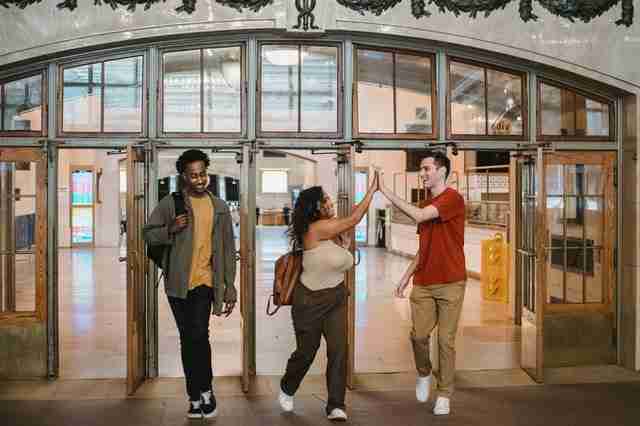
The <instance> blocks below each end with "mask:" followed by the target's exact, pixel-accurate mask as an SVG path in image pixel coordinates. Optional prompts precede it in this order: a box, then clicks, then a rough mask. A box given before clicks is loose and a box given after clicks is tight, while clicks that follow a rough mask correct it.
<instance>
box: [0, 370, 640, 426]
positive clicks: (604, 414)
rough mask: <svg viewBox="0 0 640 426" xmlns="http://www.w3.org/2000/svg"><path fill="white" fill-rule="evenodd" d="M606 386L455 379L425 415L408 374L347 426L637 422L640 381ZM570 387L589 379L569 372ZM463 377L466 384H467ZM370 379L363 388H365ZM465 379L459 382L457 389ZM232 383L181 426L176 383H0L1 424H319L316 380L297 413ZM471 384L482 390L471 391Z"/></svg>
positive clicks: (364, 402)
mask: <svg viewBox="0 0 640 426" xmlns="http://www.w3.org/2000/svg"><path fill="white" fill-rule="evenodd" d="M599 370H600V372H601V373H603V372H605V370H606V372H605V373H606V374H605V376H607V377H608V378H614V376H616V375H618V376H619V375H623V376H624V377H625V378H626V380H622V381H621V380H614V381H606V380H600V381H596V382H593V383H588V382H584V381H582V382H581V381H580V380H578V383H571V384H560V383H563V382H562V381H556V382H555V383H554V384H547V385H536V384H533V383H531V382H527V381H526V379H524V378H522V377H521V375H523V374H524V373H522V371H521V370H520V371H505V370H502V371H500V372H495V374H494V373H493V372H486V371H485V372H469V373H463V374H460V375H459V376H458V377H457V382H458V388H457V391H456V393H455V395H454V397H453V399H452V405H451V414H450V415H449V416H445V417H435V416H433V414H431V409H432V407H433V400H430V401H428V402H427V403H424V404H419V403H417V402H416V401H415V396H414V391H413V385H414V380H415V376H413V375H412V374H390V375H370V376H369V377H368V378H363V381H364V382H365V383H364V384H362V385H361V386H359V388H358V389H357V390H354V391H349V392H347V399H346V402H347V412H348V414H349V416H350V418H349V422H348V424H353V425H403V426H404V425H425V424H434V425H453V426H458V425H460V426H462V425H464V426H475V425H478V426H479V425H496V426H507V425H523V426H524V425H527V426H528V425H531V426H534V425H536V426H537V425H545V426H566V425H580V426H601V425H604V424H615V425H621V426H627V425H629V426H631V425H636V424H637V423H638V419H639V418H640V405H639V404H637V397H638V394H640V377H639V376H638V374H636V373H632V372H629V371H627V370H624V371H618V370H622V369H619V368H617V367H614V368H611V367H607V368H605V369H602V368H600V369H599ZM570 374H571V375H572V376H574V377H576V378H578V379H579V378H584V377H589V376H590V373H589V370H584V371H577V370H572V371H571V373H570ZM465 376H469V377H472V378H471V379H469V377H465ZM367 379H369V380H367ZM465 379H466V380H465ZM234 380H235V378H217V379H216V395H217V401H218V408H219V414H218V417H217V418H216V419H215V420H211V421H202V420H187V419H186V418H185V410H186V401H185V399H184V396H183V395H180V394H179V392H180V391H179V390H178V389H181V388H182V384H181V383H180V382H181V380H179V379H157V380H152V381H149V382H148V383H146V384H145V385H143V387H142V388H141V389H140V390H139V391H138V392H137V393H136V395H135V396H134V397H133V398H126V397H124V396H123V395H124V393H123V390H124V383H123V381H122V380H102V381H99V380H70V381H65V380H58V381H55V382H14V383H11V382H4V383H2V382H0V419H1V420H2V425H6V426H14V425H16V426H17V425H21V426H32V425H33V426H36V425H37V426H46V425H65V426H89V425H104V426H111V425H114V424H117V425H121V426H128V425H136V426H138V425H141V426H143V425H154V426H163V425H167V426H168V425H192V424H203V423H208V424H233V425H246V426H253V425H289V426H292V425H300V426H315V425H327V424H330V423H329V422H327V420H326V418H325V417H324V413H323V409H324V405H325V404H326V392H325V391H324V389H323V387H322V384H321V382H322V380H321V377H319V376H310V377H309V378H308V379H307V380H305V382H303V386H302V387H301V388H300V390H299V392H298V393H297V394H296V399H295V411H294V412H293V413H288V414H283V413H281V411H280V409H279V407H278V405H277V402H276V395H277V393H276V390H277V377H271V378H267V377H264V376H263V377H261V378H259V379H258V380H259V382H260V383H257V384H256V386H254V387H253V388H252V391H251V392H249V393H248V394H242V393H241V392H239V390H238V384H239V383H237V381H234ZM474 383H482V385H481V386H478V385H477V384H474Z"/></svg>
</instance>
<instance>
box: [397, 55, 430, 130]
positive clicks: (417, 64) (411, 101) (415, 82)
mask: <svg viewBox="0 0 640 426" xmlns="http://www.w3.org/2000/svg"><path fill="white" fill-rule="evenodd" d="M431 77H432V74H431V59H430V58H423V57H419V56H411V55H396V117H397V122H398V128H397V132H398V133H431V132H432V131H433V129H432V120H431V112H432V111H431V84H432V81H431Z"/></svg>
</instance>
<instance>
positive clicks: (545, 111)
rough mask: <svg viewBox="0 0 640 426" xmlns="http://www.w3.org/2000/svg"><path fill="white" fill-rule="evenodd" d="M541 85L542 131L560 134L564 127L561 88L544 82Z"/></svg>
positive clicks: (546, 133) (549, 133) (543, 132)
mask: <svg viewBox="0 0 640 426" xmlns="http://www.w3.org/2000/svg"><path fill="white" fill-rule="evenodd" d="M540 87H541V88H540V96H541V98H542V99H541V100H540V104H541V109H542V114H541V119H540V123H541V126H542V129H541V132H542V134H543V135H560V134H561V132H560V128H561V127H562V120H561V113H560V89H558V88H557V87H553V86H549V85H547V84H544V83H542V84H540Z"/></svg>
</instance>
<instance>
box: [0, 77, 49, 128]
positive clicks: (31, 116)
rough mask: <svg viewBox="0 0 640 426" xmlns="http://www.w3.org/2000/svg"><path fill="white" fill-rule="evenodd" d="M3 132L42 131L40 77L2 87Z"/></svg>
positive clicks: (0, 100)
mask: <svg viewBox="0 0 640 426" xmlns="http://www.w3.org/2000/svg"><path fill="white" fill-rule="evenodd" d="M0 105H2V108H1V109H2V111H3V113H2V114H3V116H4V125H3V128H2V130H5V131H26V132H29V131H38V132H39V131H41V130H42V76H40V75H37V76H33V77H29V78H25V79H22V80H18V81H13V82H10V83H7V84H5V85H4V98H0Z"/></svg>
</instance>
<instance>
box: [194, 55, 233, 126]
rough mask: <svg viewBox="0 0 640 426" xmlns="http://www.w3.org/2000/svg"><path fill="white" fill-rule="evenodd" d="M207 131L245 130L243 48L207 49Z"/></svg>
mask: <svg viewBox="0 0 640 426" xmlns="http://www.w3.org/2000/svg"><path fill="white" fill-rule="evenodd" d="M203 58H204V101H205V102H204V131H205V132H236V133H239V132H240V131H241V130H242V129H241V120H240V116H241V115H240V110H241V102H240V100H241V91H240V87H241V84H242V67H241V50H240V47H229V48H224V49H205V50H204V56H203Z"/></svg>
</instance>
